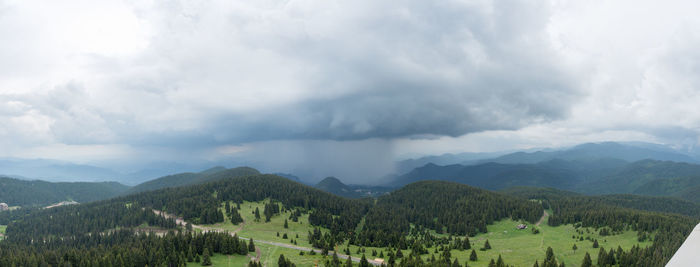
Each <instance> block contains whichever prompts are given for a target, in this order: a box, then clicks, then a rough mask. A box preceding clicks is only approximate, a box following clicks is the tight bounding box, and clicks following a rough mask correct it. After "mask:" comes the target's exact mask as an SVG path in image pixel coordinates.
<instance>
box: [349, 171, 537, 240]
mask: <svg viewBox="0 0 700 267" xmlns="http://www.w3.org/2000/svg"><path fill="white" fill-rule="evenodd" d="M542 212H543V209H542V206H541V205H539V204H537V203H534V202H531V201H522V200H520V199H516V198H511V197H507V196H504V195H501V194H497V193H493V192H490V191H486V190H483V189H478V188H475V187H471V186H467V185H463V184H457V183H451V182H440V181H424V182H418V183H413V184H410V185H407V186H405V187H404V188H401V189H399V190H396V191H394V192H392V193H391V194H389V195H387V196H383V197H380V198H379V199H378V201H377V204H376V205H375V206H374V208H372V209H371V210H370V211H369V213H368V214H367V217H366V219H365V227H364V231H362V232H361V233H360V236H359V241H360V243H361V244H363V245H381V246H386V245H390V244H391V243H392V242H396V241H397V240H399V239H401V237H402V236H405V235H406V234H407V233H408V232H409V230H410V228H411V224H413V225H418V226H422V227H425V228H427V229H431V230H435V231H436V232H437V233H443V232H446V233H450V234H455V235H470V236H474V235H475V234H476V233H477V232H486V231H487V225H488V224H491V223H492V222H493V221H496V220H500V219H504V218H512V219H516V220H518V219H523V220H525V221H529V222H532V223H534V222H535V221H537V219H539V218H540V217H541V216H542Z"/></svg>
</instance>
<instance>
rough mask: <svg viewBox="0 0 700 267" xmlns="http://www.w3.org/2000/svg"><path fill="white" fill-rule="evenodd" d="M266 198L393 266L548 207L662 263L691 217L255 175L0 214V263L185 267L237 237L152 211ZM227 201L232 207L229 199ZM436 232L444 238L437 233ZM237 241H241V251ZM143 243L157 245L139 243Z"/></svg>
mask: <svg viewBox="0 0 700 267" xmlns="http://www.w3.org/2000/svg"><path fill="white" fill-rule="evenodd" d="M263 200H265V203H266V204H265V208H264V209H263V210H261V211H260V212H261V214H265V215H266V216H275V214H277V213H279V212H280V211H283V210H293V211H295V212H294V213H293V214H295V215H299V214H301V213H308V214H309V216H308V220H309V222H310V223H311V224H312V225H313V226H314V227H317V230H316V231H313V232H310V233H309V242H310V243H311V244H312V245H313V246H315V247H317V248H321V249H323V250H324V251H328V250H333V249H335V248H336V245H337V244H341V243H343V242H344V241H348V242H349V243H350V244H355V245H359V246H377V247H393V248H401V249H410V250H411V251H412V253H411V255H408V256H407V257H406V258H404V259H403V260H400V261H399V258H400V257H398V256H397V257H395V260H396V261H395V264H396V265H399V263H401V264H403V266H443V265H444V264H447V263H448V262H450V256H449V253H445V254H443V255H442V256H441V258H440V259H438V260H436V261H429V262H424V261H422V260H420V258H419V256H420V255H424V254H427V253H428V249H427V248H430V247H437V246H440V247H448V248H450V249H468V248H469V241H468V237H469V236H474V235H475V234H477V233H483V232H486V231H488V225H489V224H491V223H493V222H495V221H499V220H502V219H514V220H522V221H526V222H529V223H534V222H535V221H537V220H538V219H539V218H540V217H541V216H542V214H543V211H544V209H547V208H551V209H552V210H553V211H554V214H553V215H551V216H550V220H549V224H551V225H558V224H578V225H580V226H584V227H588V226H590V227H595V228H597V229H608V230H605V231H610V232H611V233H610V234H615V233H616V232H618V231H622V230H634V231H638V232H639V238H640V239H643V238H653V245H652V246H651V247H648V248H639V247H635V248H633V249H632V250H628V251H623V252H621V253H617V254H616V255H618V256H617V260H618V261H619V263H620V264H622V263H624V264H623V265H622V266H635V264H638V263H640V262H642V261H646V262H649V263H651V264H650V265H649V266H662V265H663V264H665V262H666V261H668V259H669V258H670V256H671V255H672V254H673V252H675V251H676V249H677V248H678V246H680V243H682V241H683V240H684V238H685V236H687V234H688V233H689V231H690V230H691V229H692V227H693V226H694V224H695V222H696V219H693V218H690V217H687V216H682V215H675V214H669V213H658V212H651V211H641V210H639V209H647V210H655V209H656V210H662V211H666V209H672V208H673V207H670V206H668V205H667V204H669V205H673V202H669V203H667V204H664V202H660V203H662V204H663V205H661V204H660V205H658V207H655V206H653V203H655V202H653V201H646V199H645V198H640V199H635V197H633V196H626V195H620V196H607V197H588V196H581V195H577V194H575V193H569V192H564V191H557V190H547V189H519V190H511V191H507V192H505V193H499V192H491V191H487V190H483V189H479V188H475V187H471V186H467V185H462V184H457V183H451V182H441V181H424V182H418V183H413V184H410V185H407V186H405V187H403V188H401V189H399V190H396V191H394V192H392V193H390V194H388V195H385V196H382V197H379V198H377V199H346V198H342V197H339V196H335V195H332V194H330V193H326V192H323V191H320V190H318V189H315V188H312V187H309V186H306V185H302V184H299V183H297V182H294V181H291V180H289V179H285V178H282V177H278V176H275V175H253V176H244V177H231V178H222V179H220V180H217V181H213V182H209V183H204V184H197V185H191V186H186V187H175V188H166V189H160V190H156V191H150V192H142V193H138V194H133V195H128V196H122V197H118V198H114V199H111V200H105V201H98V202H92V203H87V204H82V205H76V206H66V207H58V208H54V209H43V210H42V209H37V210H24V211H14V212H6V213H0V222H2V221H5V222H10V223H9V225H8V227H7V239H6V240H5V241H3V242H0V250H2V251H3V253H10V252H11V253H15V254H12V255H15V256H7V255H10V254H5V255H6V257H3V262H2V264H4V265H2V266H6V265H7V266H11V265H12V264H15V265H25V263H26V260H27V259H36V261H37V262H52V263H57V264H58V263H64V262H70V263H71V265H72V266H92V265H93V264H94V263H95V262H97V263H98V264H99V263H101V262H104V261H112V262H121V261H124V260H125V258H127V257H130V258H134V259H141V260H138V261H132V262H124V264H125V265H120V266H145V264H146V263H148V264H149V266H152V263H158V264H163V263H165V264H166V265H169V266H182V265H183V264H184V263H185V262H187V258H188V257H189V256H190V255H191V256H192V257H196V256H197V255H199V256H203V255H204V254H205V251H204V248H206V253H215V252H216V253H229V254H230V253H242V250H240V243H241V242H240V241H231V240H229V239H227V238H228V237H225V238H224V237H223V236H229V235H226V234H222V236H218V237H216V236H212V237H211V239H216V240H223V239H227V240H228V241H209V243H210V244H209V245H206V244H205V245H201V244H199V243H197V244H193V243H192V242H194V241H191V240H194V239H196V238H204V239H206V238H205V237H196V236H197V235H195V234H193V233H192V232H188V231H186V229H182V228H181V227H178V226H177V225H176V224H175V222H174V220H172V219H166V218H165V217H162V216H159V215H156V213H154V212H153V210H162V211H166V212H167V213H170V214H175V215H177V216H179V217H182V218H184V219H185V220H186V221H188V222H191V223H194V224H209V223H216V222H221V221H223V220H224V216H223V214H222V211H221V209H220V207H222V206H223V205H222V203H225V202H226V203H239V204H240V203H242V202H243V201H250V202H256V201H258V202H259V201H263ZM533 200H535V201H533ZM229 208H230V209H231V210H234V211H235V209H233V206H230V207H229ZM227 211H229V210H227ZM227 213H228V212H227ZM293 217H296V216H293ZM290 219H293V218H291V217H290ZM363 219H364V221H363ZM361 222H362V223H361ZM143 224H147V225H149V226H153V227H159V228H163V229H172V230H173V231H174V233H173V234H170V235H166V236H165V237H158V236H153V235H143V234H135V233H134V232H132V231H133V230H131V229H134V228H135V227H138V226H139V225H143ZM320 228H323V229H328V230H329V231H319V229H320ZM120 229H123V230H120ZM440 233H446V234H450V237H449V238H447V237H439V235H438V234H440ZM452 236H454V237H455V238H453V237H452ZM460 236H462V237H460ZM229 237H230V236H229ZM204 239H201V240H204ZM198 242H199V241H198ZM175 243H177V244H175ZM204 243H206V242H204ZM221 243H226V244H227V245H220V244H221ZM234 243H235V244H239V246H238V248H239V250H238V251H239V252H236V251H237V250H236V249H234V248H236V245H234ZM145 246H150V247H153V248H154V249H136V248H143V247H145ZM222 246H223V247H228V248H227V249H225V250H224V249H223V248H222ZM190 247H193V249H194V250H195V251H194V252H193V253H190V252H189V250H190ZM5 251H9V252H5ZM224 251H225V252H224ZM78 252H83V253H78ZM77 254H80V255H77ZM391 257H394V255H391ZM389 264H390V265H391V263H389ZM52 266H59V265H52Z"/></svg>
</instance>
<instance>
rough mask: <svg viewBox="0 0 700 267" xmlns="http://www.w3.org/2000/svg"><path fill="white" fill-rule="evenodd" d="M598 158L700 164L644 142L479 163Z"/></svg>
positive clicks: (581, 147)
mask: <svg viewBox="0 0 700 267" xmlns="http://www.w3.org/2000/svg"><path fill="white" fill-rule="evenodd" d="M601 158H611V159H620V160H624V161H628V162H633V161H640V160H644V159H654V160H662V161H675V162H688V163H700V161H698V159H696V158H695V157H693V156H691V155H687V154H685V153H682V152H679V151H674V150H672V149H670V148H664V147H663V146H659V145H656V146H654V145H653V144H647V143H617V142H603V143H585V144H581V145H577V146H574V147H571V148H568V149H563V150H556V151H536V152H515V153H511V154H507V155H503V156H500V157H496V158H492V159H484V160H481V161H479V162H480V163H484V162H498V163H506V164H516V163H526V164H533V163H538V162H544V161H549V160H553V159H562V160H568V161H576V160H581V161H589V160H595V159H601Z"/></svg>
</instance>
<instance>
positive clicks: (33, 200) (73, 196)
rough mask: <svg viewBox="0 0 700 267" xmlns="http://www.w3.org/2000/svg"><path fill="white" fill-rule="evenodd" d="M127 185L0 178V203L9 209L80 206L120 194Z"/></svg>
mask: <svg viewBox="0 0 700 267" xmlns="http://www.w3.org/2000/svg"><path fill="white" fill-rule="evenodd" d="M127 189H129V187H128V186H126V185H123V184H120V183H117V182H58V183H52V182H46V181H40V180H32V181H27V180H20V179H15V178H9V177H2V176H0V202H4V203H7V204H8V205H10V206H25V207H28V206H46V205H49V204H53V203H57V202H61V201H66V200H74V201H77V202H80V203H83V202H90V201H95V200H102V199H107V198H111V197H115V196H118V195H119V194H122V193H123V192H125V191H126V190H127Z"/></svg>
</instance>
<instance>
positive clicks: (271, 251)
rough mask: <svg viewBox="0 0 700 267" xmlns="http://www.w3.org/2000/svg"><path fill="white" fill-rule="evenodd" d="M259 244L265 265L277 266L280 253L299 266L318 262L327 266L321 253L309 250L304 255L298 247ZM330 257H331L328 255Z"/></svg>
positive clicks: (314, 264) (262, 261)
mask: <svg viewBox="0 0 700 267" xmlns="http://www.w3.org/2000/svg"><path fill="white" fill-rule="evenodd" d="M257 246H258V247H259V248H260V252H261V254H260V255H261V256H260V258H261V259H260V263H262V264H263V266H277V261H278V260H279V258H280V254H282V255H284V257H285V258H286V259H289V260H291V261H292V262H293V263H294V264H296V265H297V266H316V265H317V264H318V266H325V265H324V264H323V263H324V262H325V259H324V257H323V256H321V254H320V253H318V254H316V255H309V254H308V252H304V255H303V256H302V255H299V250H296V249H290V248H284V247H278V246H272V245H267V244H258V245H257ZM331 255H332V254H331ZM328 259H330V257H328ZM341 261H342V259H341Z"/></svg>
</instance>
